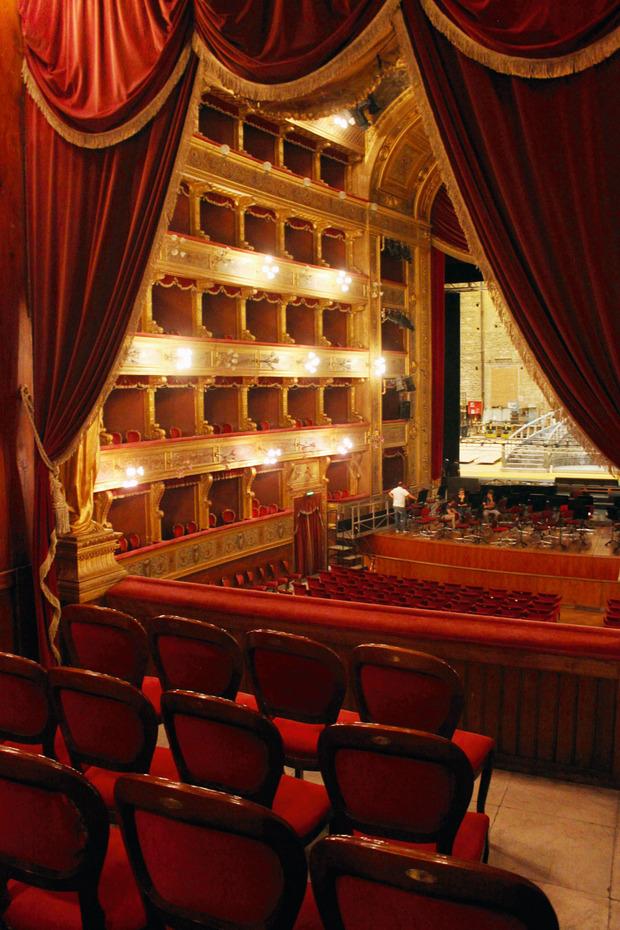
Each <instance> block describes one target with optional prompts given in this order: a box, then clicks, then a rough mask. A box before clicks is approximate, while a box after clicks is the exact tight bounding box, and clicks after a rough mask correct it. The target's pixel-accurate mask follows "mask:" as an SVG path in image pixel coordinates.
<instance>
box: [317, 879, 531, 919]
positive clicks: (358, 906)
mask: <svg viewBox="0 0 620 930" xmlns="http://www.w3.org/2000/svg"><path fill="white" fill-rule="evenodd" d="M336 893H337V895H338V903H339V907H340V910H341V915H342V918H343V922H344V928H345V930H383V928H385V930H392V928H395V927H420V928H422V927H424V928H430V927H432V928H433V930H454V928H456V927H460V928H463V930H469V928H474V927H475V928H476V930H523V926H524V925H523V924H522V923H521V921H519V920H517V919H515V918H513V917H503V916H500V915H498V914H497V913H496V912H493V913H491V912H490V911H489V910H487V909H484V908H480V907H475V906H473V905H471V904H455V903H453V902H451V901H448V902H446V901H437V900H434V899H433V898H431V897H427V896H422V895H416V894H415V893H413V892H412V891H404V890H402V889H400V888H393V887H390V886H387V885H381V884H379V883H378V882H369V881H367V880H365V879H361V878H357V877H355V876H352V875H343V876H341V877H340V878H339V879H337V882H336Z"/></svg>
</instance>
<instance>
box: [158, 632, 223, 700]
mask: <svg viewBox="0 0 620 930" xmlns="http://www.w3.org/2000/svg"><path fill="white" fill-rule="evenodd" d="M157 648H158V650H159V656H160V659H161V662H162V665H163V666H164V669H165V671H166V675H167V676H168V680H169V681H170V684H171V686H172V687H173V688H176V689H177V690H179V691H199V692H200V693H202V694H222V693H223V692H224V690H225V689H226V687H227V686H228V684H229V682H230V678H231V674H232V662H231V659H230V656H229V655H228V654H227V653H226V651H225V650H224V649H221V648H218V647H217V646H216V645H214V644H211V643H203V642H200V641H199V640H195V639H192V640H189V639H182V638H181V637H175V636H163V635H160V636H158V637H157Z"/></svg>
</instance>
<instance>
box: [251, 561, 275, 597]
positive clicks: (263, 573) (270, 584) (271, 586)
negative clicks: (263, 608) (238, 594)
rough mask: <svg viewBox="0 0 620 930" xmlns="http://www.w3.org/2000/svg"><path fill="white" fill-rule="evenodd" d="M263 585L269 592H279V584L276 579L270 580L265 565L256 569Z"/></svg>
mask: <svg viewBox="0 0 620 930" xmlns="http://www.w3.org/2000/svg"><path fill="white" fill-rule="evenodd" d="M256 572H257V574H258V577H259V580H260V583H261V585H264V586H265V588H266V589H267V590H271V591H277V589H278V582H277V581H276V579H275V578H269V577H268V575H267V569H266V568H265V566H264V565H259V566H258V568H257V569H256Z"/></svg>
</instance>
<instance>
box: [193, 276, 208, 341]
mask: <svg viewBox="0 0 620 930" xmlns="http://www.w3.org/2000/svg"><path fill="white" fill-rule="evenodd" d="M210 284H211V282H209V283H208V284H207V283H206V282H204V283H203V286H202V287H197V288H196V290H195V291H192V335H194V336H207V337H208V336H212V335H213V333H212V332H210V331H209V330H208V329H207V327H206V326H205V325H204V324H203V322H202V295H203V293H204V288H205V287H207V286H210Z"/></svg>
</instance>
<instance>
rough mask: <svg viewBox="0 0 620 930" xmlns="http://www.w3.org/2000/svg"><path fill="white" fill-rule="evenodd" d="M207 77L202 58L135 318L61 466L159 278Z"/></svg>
mask: <svg viewBox="0 0 620 930" xmlns="http://www.w3.org/2000/svg"><path fill="white" fill-rule="evenodd" d="M203 80H204V66H203V64H202V62H200V61H199V62H198V67H197V69H196V74H195V76H194V86H193V88H192V93H191V96H190V100H189V104H188V108H187V115H186V117H185V125H184V127H183V131H182V134H181V140H180V142H179V148H178V150H177V154H176V158H175V162H174V167H173V169H172V174H171V176H170V182H169V184H168V191H167V193H166V198H165V200H164V206H163V209H162V213H161V216H160V219H159V223H158V225H157V230H156V232H155V236H154V238H153V245H152V247H151V254H150V257H149V260H148V262H147V264H146V267H145V269H144V274H143V276H142V284H141V285H140V288H139V290H138V294H137V296H136V300H135V303H134V309H133V312H132V315H131V318H130V320H129V324H128V326H127V332H126V338H125V341H124V343H123V345H121V348H120V349H119V352H118V355H117V356H116V359H115V361H114V364H113V365H112V368H111V369H110V373H109V375H108V377H107V379H106V382H105V384H104V386H103V388H102V390H101V393H100V394H99V397H98V399H97V401H96V403H95V405H94V407H93V409H92V410H91V412H90V414H89V416H88V417H87V419H86V420H85V421H84V425H83V426H82V429H81V431H80V433H79V434H78V435H77V436H76V438H75V439H74V441H73V442H72V443H71V445H70V446H69V447H68V448H67V449H66V450H65V451H64V452H63V454H62V456H59V457H58V459H56V464H57V465H61V464H62V463H63V462H65V461H66V460H67V459H68V458H69V457H70V456H71V455H73V453H74V452H75V450H76V449H77V447H78V445H79V443H80V440H81V437H82V435H83V433H84V432H85V431H86V430H87V429H88V428H89V426H90V425H91V423H92V422H93V420H94V419H95V417H97V416H99V412H100V410H101V408H102V407H103V405H104V404H105V402H106V400H107V398H108V395H109V394H110V392H111V391H112V388H113V387H114V382H115V381H116V379H117V377H118V370H119V368H120V367H121V364H122V361H123V359H124V357H125V354H126V352H127V348H128V345H127V339H128V338H129V337H130V336H131V335H133V333H134V332H135V330H136V328H137V325H138V321H139V319H140V314H141V313H142V309H143V307H144V303H145V301H146V295H147V293H148V290H149V288H150V287H151V285H152V283H153V282H154V281H155V279H156V277H157V265H158V263H159V254H160V250H161V246H162V243H163V239H164V236H165V234H166V231H167V229H168V226H169V225H170V221H171V219H172V216H173V214H174V208H175V204H176V198H177V190H178V186H179V183H180V181H181V177H182V175H183V168H184V166H185V163H186V161H187V156H188V153H189V147H190V143H191V140H192V136H193V134H194V129H195V123H196V114H197V112H198V101H199V100H200V94H201V87H202V82H203Z"/></svg>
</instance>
